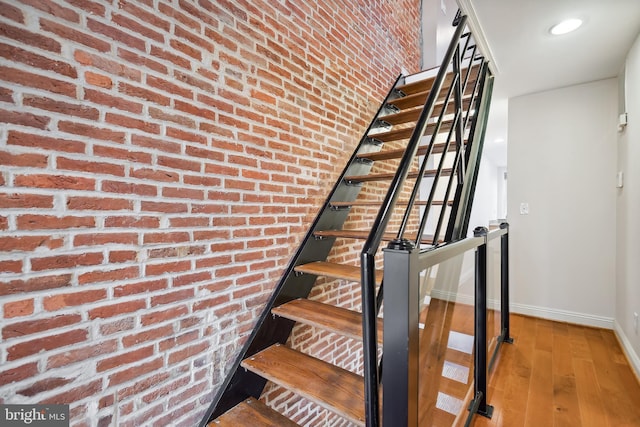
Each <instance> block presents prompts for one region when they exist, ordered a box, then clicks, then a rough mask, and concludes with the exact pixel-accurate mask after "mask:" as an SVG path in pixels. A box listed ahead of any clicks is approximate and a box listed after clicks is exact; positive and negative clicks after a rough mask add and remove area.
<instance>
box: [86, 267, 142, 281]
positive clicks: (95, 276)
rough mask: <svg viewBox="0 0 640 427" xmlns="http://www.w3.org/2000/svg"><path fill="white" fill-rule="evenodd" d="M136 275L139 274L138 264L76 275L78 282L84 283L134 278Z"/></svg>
mask: <svg viewBox="0 0 640 427" xmlns="http://www.w3.org/2000/svg"><path fill="white" fill-rule="evenodd" d="M138 276H140V268H139V267H138V266H133V267H127V268H120V269H116V270H107V271H92V272H89V273H82V274H80V275H78V284H79V285H86V284H88V283H98V282H112V281H116V280H125V279H134V278H136V277H138Z"/></svg>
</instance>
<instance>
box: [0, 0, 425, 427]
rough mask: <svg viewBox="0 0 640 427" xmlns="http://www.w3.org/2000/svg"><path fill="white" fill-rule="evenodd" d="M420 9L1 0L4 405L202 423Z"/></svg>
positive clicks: (411, 52) (404, 58) (408, 0)
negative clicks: (65, 407) (60, 407)
mask: <svg viewBox="0 0 640 427" xmlns="http://www.w3.org/2000/svg"><path fill="white" fill-rule="evenodd" d="M419 3H420V2H419V0H399V1H389V0H377V1H369V0H361V1H356V0H344V1H338V0H323V1H318V2H306V1H293V2H292V1H285V0H282V1H276V0H270V1H260V0H257V1H256V0H251V1H249V0H246V1H241V0H238V1H232V0H218V1H210V0H199V1H196V0H172V1H170V0H135V1H133V0H132V1H126V0H112V1H99V0H64V1H63V0H56V1H53V0H13V1H11V0H0V208H1V211H0V278H1V284H0V319H2V320H1V330H0V334H1V335H0V336H1V341H0V402H4V403H42V402H49V403H69V404H71V418H72V420H71V421H72V423H71V424H72V425H74V426H108V425H113V426H116V425H117V426H140V425H158V426H166V425H184V426H190V425H194V424H195V423H196V422H197V421H199V420H200V418H201V417H202V414H203V412H204V411H205V410H206V409H207V407H208V404H209V403H210V401H211V399H212V395H213V393H214V392H215V390H217V388H218V387H219V384H220V383H221V381H222V380H223V378H224V375H225V374H226V371H227V369H228V365H229V361H231V360H233V359H234V357H235V355H236V353H237V351H238V350H239V348H240V346H241V345H242V343H243V342H244V340H245V338H246V336H247V334H248V333H249V332H250V330H251V328H252V325H253V321H254V319H255V318H256V317H257V316H258V315H259V313H260V311H261V308H262V305H263V303H264V301H265V300H266V298H268V296H269V294H270V292H271V289H272V288H273V286H274V285H275V282H276V281H277V279H278V278H279V276H280V274H281V272H282V270H283V268H284V266H285V265H286V263H287V261H288V259H289V256H290V254H291V253H292V252H293V250H294V249H295V247H296V243H297V242H298V241H299V239H300V237H301V234H302V233H303V232H304V231H306V228H307V226H308V224H309V222H310V221H311V220H312V218H313V216H314V215H315V213H316V211H317V209H318V207H319V205H320V204H321V202H322V201H323V199H324V197H325V196H326V194H327V192H328V191H329V189H330V187H331V185H332V184H333V182H334V181H335V179H336V177H337V175H338V173H339V172H340V171H341V169H342V167H343V166H344V163H345V161H346V159H347V158H348V155H349V154H350V153H351V151H352V149H353V147H354V146H355V144H356V143H357V141H358V139H359V137H360V134H361V133H362V132H363V130H364V128H365V127H366V125H367V124H368V122H369V120H370V118H371V116H372V114H373V113H374V112H375V110H376V108H377V107H378V104H379V102H380V100H381V99H382V97H383V96H384V94H385V93H386V91H387V89H388V87H389V85H390V84H391V83H392V82H393V80H394V79H395V77H396V76H397V74H398V73H399V72H400V70H401V68H402V67H404V68H406V69H408V70H409V71H417V68H418V64H419V46H418V44H419ZM337 292H338V287H337V286H335V285H332V284H327V285H326V286H325V287H324V288H322V289H321V290H320V291H318V292H317V293H316V295H317V296H318V297H319V298H320V297H323V298H324V297H326V298H337V297H336V295H337ZM323 295H324V296H323ZM340 298H342V299H343V301H342V302H343V303H344V305H346V306H349V305H351V306H357V305H358V301H357V293H356V292H351V293H348V294H347V296H346V297H345V296H342V297H340ZM346 345H347V348H349V346H351V345H352V344H349V343H347V344H346ZM313 422H316V423H317V421H309V423H313Z"/></svg>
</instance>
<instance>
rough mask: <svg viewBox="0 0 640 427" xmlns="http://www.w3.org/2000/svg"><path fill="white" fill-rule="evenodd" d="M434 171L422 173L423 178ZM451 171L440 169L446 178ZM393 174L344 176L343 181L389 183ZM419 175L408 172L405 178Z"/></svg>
mask: <svg viewBox="0 0 640 427" xmlns="http://www.w3.org/2000/svg"><path fill="white" fill-rule="evenodd" d="M436 172H437V171H436V170H433V169H432V170H428V171H425V172H424V176H426V177H433V176H435V175H436ZM451 172H452V169H451V168H447V169H442V175H444V176H446V175H451ZM395 175H396V174H395V173H377V174H370V175H350V176H345V177H344V179H345V181H347V182H351V183H359V182H371V181H389V180H391V179H393V177H394V176H395ZM418 175H419V173H418V172H417V171H416V172H409V174H408V175H407V178H411V179H413V178H417V177H418Z"/></svg>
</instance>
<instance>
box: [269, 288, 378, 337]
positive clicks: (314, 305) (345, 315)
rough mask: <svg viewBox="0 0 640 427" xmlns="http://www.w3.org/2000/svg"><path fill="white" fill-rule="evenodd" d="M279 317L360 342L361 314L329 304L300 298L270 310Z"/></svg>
mask: <svg viewBox="0 0 640 427" xmlns="http://www.w3.org/2000/svg"><path fill="white" fill-rule="evenodd" d="M271 312H272V313H273V314H275V315H277V316H280V317H286V318H287V319H291V320H294V321H296V322H300V323H304V324H306V325H311V326H314V327H316V328H321V329H324V330H327V331H330V332H335V333H337V334H340V335H344V336H345V337H348V338H352V339H355V340H362V314H361V313H358V312H357V311H351V310H347V309H345V308H341V307H336V306H333V305H329V304H323V303H320V302H317V301H311V300H308V299H304V298H300V299H296V300H293V301H290V302H288V303H286V304H282V305H281V306H278V307H276V308H274V309H272V310H271ZM382 329H383V324H382V319H378V342H379V343H380V344H382Z"/></svg>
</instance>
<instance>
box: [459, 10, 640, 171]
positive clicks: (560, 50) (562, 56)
mask: <svg viewBox="0 0 640 427" xmlns="http://www.w3.org/2000/svg"><path fill="white" fill-rule="evenodd" d="M459 3H460V6H461V8H462V9H463V10H464V11H465V12H466V13H467V14H468V15H469V16H470V21H471V23H470V24H471V26H472V27H476V28H474V33H476V38H478V39H480V38H481V37H478V36H477V33H478V30H480V31H481V32H482V34H483V35H484V39H485V41H486V44H487V45H488V47H489V50H490V56H492V57H493V71H494V74H495V75H496V78H495V87H494V98H493V99H494V100H493V102H492V107H491V109H492V116H493V117H492V119H491V120H490V123H489V128H488V130H487V136H486V141H487V145H486V148H487V149H488V153H487V154H489V155H490V153H489V152H491V151H492V150H497V151H500V150H502V151H505V153H504V154H499V156H502V157H503V159H496V163H498V165H499V166H502V165H504V164H506V146H505V145H506V139H507V134H506V129H507V127H506V120H507V116H506V115H507V110H508V101H507V100H508V98H512V97H516V96H520V95H524V94H528V93H534V92H540V91H544V90H549V89H554V88H559V87H563V86H570V85H574V84H579V83H585V82H590V81H595V80H600V79H605V78H610V77H615V76H617V75H618V74H619V73H620V71H621V70H622V66H623V63H624V59H625V57H626V54H627V52H628V51H629V49H630V47H631V45H632V43H633V42H634V40H635V39H636V37H637V36H638V34H639V33H640V0H459ZM570 17H576V18H580V19H582V20H583V22H584V23H583V25H582V26H581V27H580V28H579V29H578V30H576V31H574V32H573V33H569V34H565V35H561V36H552V35H551V34H550V33H549V29H550V28H551V26H553V25H554V24H557V23H558V22H560V21H561V20H563V19H565V18H570ZM478 27H479V28H478ZM479 42H480V44H482V43H481V42H482V40H479ZM500 139H502V140H504V141H505V142H499V140H500ZM496 140H498V142H496ZM501 146H504V147H502V148H500V147H501Z"/></svg>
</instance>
